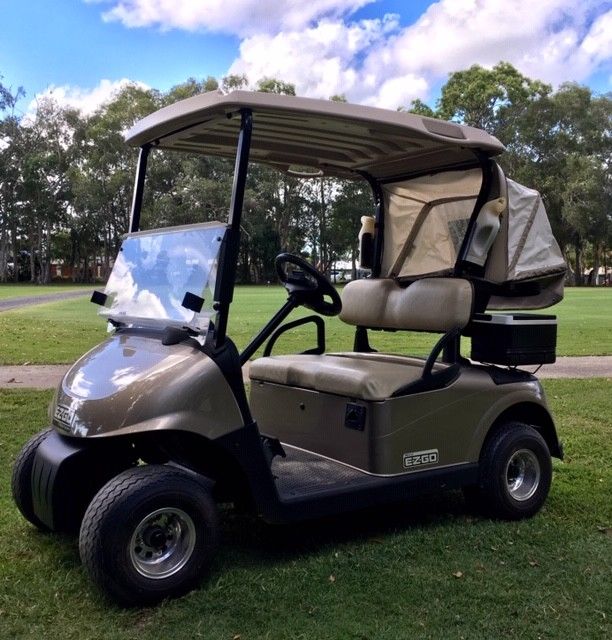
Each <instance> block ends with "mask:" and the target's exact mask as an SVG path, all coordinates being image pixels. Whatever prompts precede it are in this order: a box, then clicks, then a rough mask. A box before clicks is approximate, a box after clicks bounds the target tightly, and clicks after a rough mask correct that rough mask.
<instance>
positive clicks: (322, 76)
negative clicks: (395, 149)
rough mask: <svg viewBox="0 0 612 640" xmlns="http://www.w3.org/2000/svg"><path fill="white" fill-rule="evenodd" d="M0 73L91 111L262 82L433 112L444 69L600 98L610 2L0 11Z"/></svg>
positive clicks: (342, 0)
mask: <svg viewBox="0 0 612 640" xmlns="http://www.w3.org/2000/svg"><path fill="white" fill-rule="evenodd" d="M0 10H1V14H0V15H1V16H2V35H1V37H0V75H1V76H2V79H1V81H2V83H3V84H4V86H6V87H11V88H12V89H13V91H14V90H15V89H16V88H17V87H18V86H23V88H24V89H25V91H26V97H25V98H24V99H22V100H21V101H20V102H19V105H18V109H19V111H20V112H22V113H25V112H27V111H28V110H29V109H32V107H33V105H34V104H35V101H36V99H37V97H39V96H41V95H45V94H48V93H52V94H53V95H54V96H55V98H56V99H57V100H58V101H60V102H62V103H67V104H70V105H72V106H76V107H78V108H80V109H82V110H83V111H84V112H91V111H92V110H94V109H95V108H97V107H98V106H99V105H100V104H101V103H103V102H104V101H105V100H108V99H109V98H110V97H111V96H112V94H113V92H114V91H117V89H118V88H119V87H121V86H122V85H123V84H125V83H126V82H129V81H131V82H136V83H139V84H142V85H144V86H148V87H152V88H155V89H160V90H167V89H169V88H170V87H172V86H173V85H176V84H178V83H180V82H183V81H185V80H186V79H187V78H189V77H195V78H198V79H201V78H205V77H207V76H214V77H216V78H221V77H223V76H224V75H227V74H229V73H245V74H246V75H247V76H248V77H249V78H250V79H251V81H252V82H253V83H254V82H255V81H257V80H258V79H260V78H262V77H275V78H278V79H281V80H285V81H287V82H291V83H293V84H295V85H296V91H297V93H298V94H299V95H304V96H310V97H316V98H329V97H330V96H332V95H335V94H344V95H345V96H346V97H347V98H348V100H349V101H350V102H357V103H362V104H369V105H374V106H380V107H387V108H391V109H395V108H397V107H398V106H401V105H404V106H406V105H409V104H410V101H411V100H413V99H415V98H420V99H421V100H424V101H425V102H428V103H429V104H432V105H433V104H434V103H435V100H436V98H437V97H438V96H439V91H440V87H441V86H442V85H443V84H444V82H445V81H446V79H447V78H448V74H449V73H452V72H453V71H457V70H460V69H465V68H467V67H469V66H470V65H472V64H480V65H482V66H485V67H491V66H493V65H494V64H495V63H496V62H498V61H500V60H505V61H508V62H511V63H512V64H513V65H514V66H515V67H517V68H518V69H519V71H521V72H522V73H523V74H525V75H527V76H529V77H532V78H538V79H541V80H544V81H546V82H549V83H551V84H552V85H553V86H555V87H556V86H558V85H559V84H560V83H561V82H564V81H576V82H580V83H582V84H585V85H588V86H589V87H591V88H592V89H593V91H595V92H596V93H605V92H608V91H612V1H610V0H608V1H603V0H438V1H432V0H430V1H426V0H404V1H401V0H284V1H283V0H0Z"/></svg>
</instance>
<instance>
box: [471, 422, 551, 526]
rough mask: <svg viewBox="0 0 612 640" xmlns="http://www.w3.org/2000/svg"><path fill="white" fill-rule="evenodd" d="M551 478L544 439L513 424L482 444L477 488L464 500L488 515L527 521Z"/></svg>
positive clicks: (472, 489)
mask: <svg viewBox="0 0 612 640" xmlns="http://www.w3.org/2000/svg"><path fill="white" fill-rule="evenodd" d="M551 479H552V461H551V457H550V452H549V450H548V446H547V445H546V442H545V440H544V438H543V437H542V436H541V435H540V434H539V433H538V431H536V430H535V429H534V428H533V427H531V426H529V425H526V424H523V423H520V422H512V423H508V424H506V425H504V427H503V428H501V429H499V430H498V431H497V432H496V433H494V434H493V435H492V436H491V438H490V439H489V440H488V441H487V442H486V443H485V448H484V451H483V453H482V456H481V460H480V480H479V483H478V486H477V487H468V488H466V490H465V491H464V493H465V495H466V499H467V500H468V502H470V503H472V504H476V505H478V506H479V507H480V508H482V509H484V511H486V512H487V513H488V514H490V515H492V516H494V517H497V518H503V519H508V520H518V519H520V518H528V517H530V516H533V515H534V514H535V513H537V512H538V511H539V510H540V508H541V507H542V505H543V504H544V502H545V500H546V497H547V496H548V491H549V489H550V483H551Z"/></svg>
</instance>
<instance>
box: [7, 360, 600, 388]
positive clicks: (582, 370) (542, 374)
mask: <svg viewBox="0 0 612 640" xmlns="http://www.w3.org/2000/svg"><path fill="white" fill-rule="evenodd" d="M68 367H69V365H65V364H57V365H56V364H43V365H21V366H9V367H0V388H3V389H26V388H31V389H55V387H57V385H58V384H59V382H60V380H61V379H62V377H63V375H64V374H65V373H66V371H67V370H68ZM525 369H527V370H528V371H533V370H534V369H535V367H525ZM243 371H244V376H245V380H247V379H248V364H247V365H246V366H245V367H244V368H243ZM538 377H539V378H612V356H586V357H579V358H557V362H555V364H547V365H544V366H543V367H542V368H541V369H540V370H539V371H538Z"/></svg>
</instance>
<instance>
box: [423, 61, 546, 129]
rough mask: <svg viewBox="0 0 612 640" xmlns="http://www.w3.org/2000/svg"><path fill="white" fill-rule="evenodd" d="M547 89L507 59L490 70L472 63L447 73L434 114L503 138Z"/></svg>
mask: <svg viewBox="0 0 612 640" xmlns="http://www.w3.org/2000/svg"><path fill="white" fill-rule="evenodd" d="M550 91H551V87H550V85H547V84H545V83H543V82H540V81H539V80H532V79H530V78H527V77H526V76H524V75H522V74H521V73H520V72H519V71H517V69H515V68H514V67H513V66H512V65H511V64H509V63H508V62H499V63H497V64H496V65H495V66H494V67H493V68H492V69H485V68H483V67H481V66H480V65H473V66H471V67H470V68H469V69H466V70H465V71H456V72H454V73H452V74H451V75H450V76H449V79H448V82H447V83H446V84H445V85H444V86H443V87H442V91H441V95H440V99H439V100H438V103H437V109H436V114H435V115H436V117H438V118H443V119H445V120H454V121H456V122H461V123H462V124H467V125H471V126H473V127H479V128H480V129H485V131H488V132H489V133H491V134H493V135H497V136H498V137H504V136H505V135H508V134H509V131H510V130H511V128H512V126H513V125H514V124H515V123H516V121H517V118H518V117H520V114H521V112H522V110H523V109H524V108H525V107H526V106H527V105H528V104H529V103H530V102H532V101H534V100H537V99H539V98H541V97H543V96H546V95H548V94H549V93H550ZM421 105H422V103H421ZM421 105H418V106H421Z"/></svg>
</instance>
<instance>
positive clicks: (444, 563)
mask: <svg viewBox="0 0 612 640" xmlns="http://www.w3.org/2000/svg"><path fill="white" fill-rule="evenodd" d="M545 387H546V391H547V394H548V397H549V400H550V402H551V404H552V409H553V411H554V413H555V416H556V419H557V426H558V430H559V433H560V435H561V437H562V438H563V439H564V441H565V446H566V454H567V457H566V461H565V462H563V463H560V462H555V466H554V479H553V486H552V490H551V494H550V497H549V500H548V502H547V504H546V506H545V508H544V510H543V511H542V512H541V513H539V514H538V515H537V516H536V517H534V518H533V519H531V520H528V521H523V522H518V523H507V522H494V521H491V520H487V519H483V518H477V517H474V516H471V515H470V514H469V513H468V512H467V511H466V509H465V507H464V503H463V500H462V498H461V496H460V494H458V493H450V494H447V495H442V496H438V497H435V498H431V499H427V500H420V501H418V502H413V503H409V504H403V505H400V506H395V507H392V508H385V509H379V510H369V511H367V512H365V513H360V514H356V515H351V516H343V517H341V518H340V517H339V518H332V519H328V520H325V521H319V522H314V523H308V524H302V525H299V526H293V527H286V526H283V527H280V526H277V527H272V526H267V525H264V524H262V523H260V522H258V521H256V520H254V519H249V518H246V517H244V516H240V517H238V516H235V515H233V514H232V513H230V512H226V513H225V514H224V517H223V542H222V545H221V548H220V550H219V553H218V556H217V559H216V561H215V563H214V565H213V568H212V574H211V576H210V578H209V579H208V580H207V582H206V583H205V585H204V586H203V587H202V588H200V589H198V590H197V591H194V592H192V593H191V594H189V595H187V596H186V597H184V598H182V599H180V600H175V601H171V602H167V603H164V604H162V605H161V606H158V607H156V608H151V609H136V610H127V611H125V610H120V609H118V608H116V607H115V606H114V605H112V604H110V603H109V602H108V601H107V600H105V599H104V598H103V597H102V596H101V595H100V594H99V593H98V591H96V589H95V588H94V587H93V586H92V585H91V584H90V582H89V580H88V579H87V577H86V575H85V572H84V570H83V569H82V567H81V565H80V562H79V558H78V551H77V545H76V542H75V540H74V539H72V538H66V537H60V536H55V535H43V534H40V533H38V532H37V531H36V530H35V529H34V528H32V527H31V526H30V525H29V524H27V523H26V522H25V521H24V520H23V519H22V518H21V517H20V516H19V514H18V513H17V510H16V509H15V507H14V506H13V504H12V502H11V499H10V496H9V495H8V494H9V492H8V490H7V489H6V488H7V487H8V485H9V476H10V469H11V465H12V462H13V460H14V458H15V455H16V454H17V452H18V450H19V448H20V447H21V446H22V444H23V442H25V440H26V439H27V438H28V437H29V436H30V435H31V434H33V433H35V432H36V431H38V430H39V429H40V428H41V426H43V425H44V424H46V418H45V412H46V405H47V403H48V401H49V399H50V397H51V394H50V393H48V392H35V391H29V392H25V391H2V392H0V421H1V422H0V425H1V426H0V486H2V487H4V489H3V490H2V492H1V493H0V510H1V513H2V518H1V519H0V532H1V533H0V539H1V540H2V542H3V544H2V547H1V548H2V552H1V553H0V638H7V639H8V638H36V639H38V638H45V639H49V640H52V639H55V638H57V639H61V640H70V639H75V640H77V639H78V640H87V639H90V638H91V639H100V640H106V639H111V638H112V639H117V640H119V639H126V640H127V639H128V638H129V639H132V638H136V637H137V638H139V639H142V640H147V639H151V640H160V639H164V640H172V639H178V638H181V639H183V638H189V639H191V638H205V639H214V640H217V639H218V640H232V639H234V640H237V639H238V638H239V639H240V640H252V639H263V638H268V639H270V640H283V639H285V638H286V639H302V640H310V639H313V640H322V639H327V638H334V639H345V638H346V639H355V640H365V639H371V640H397V639H401V638H419V639H420V638H440V639H444V640H446V639H457V640H459V639H460V638H466V639H470V640H471V639H479V638H482V639H492V638H517V639H519V638H520V639H521V640H522V639H534V640H535V639H538V638H541V639H546V640H547V639H551V640H552V639H561V638H562V639H566V638H567V639H571V638H589V639H601V640H604V639H607V638H610V637H611V636H612V624H611V621H612V598H610V593H611V590H610V584H611V583H610V576H611V575H612V501H611V500H610V494H611V491H612V471H611V470H610V459H612V424H611V412H610V402H611V401H610V398H611V397H612V394H611V393H610V390H611V387H612V380H603V379H599V380H581V381H575V380H549V381H546V382H545ZM456 576H459V577H456Z"/></svg>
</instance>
